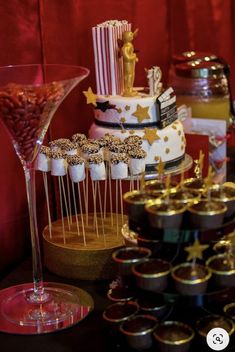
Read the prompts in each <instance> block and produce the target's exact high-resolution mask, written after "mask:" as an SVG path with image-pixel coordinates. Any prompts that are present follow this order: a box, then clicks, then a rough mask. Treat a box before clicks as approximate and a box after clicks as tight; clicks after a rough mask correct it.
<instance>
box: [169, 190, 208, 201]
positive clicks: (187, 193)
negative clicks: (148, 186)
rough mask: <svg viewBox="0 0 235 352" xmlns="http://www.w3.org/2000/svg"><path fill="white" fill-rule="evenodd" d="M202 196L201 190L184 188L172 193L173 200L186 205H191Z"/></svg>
mask: <svg viewBox="0 0 235 352" xmlns="http://www.w3.org/2000/svg"><path fill="white" fill-rule="evenodd" d="M200 197H201V194H200V192H198V191H194V190H190V189H183V188H181V189H178V190H176V191H173V192H171V193H170V200H171V201H174V202H176V203H180V204H185V205H190V204H194V203H196V202H198V201H199V199H200Z"/></svg>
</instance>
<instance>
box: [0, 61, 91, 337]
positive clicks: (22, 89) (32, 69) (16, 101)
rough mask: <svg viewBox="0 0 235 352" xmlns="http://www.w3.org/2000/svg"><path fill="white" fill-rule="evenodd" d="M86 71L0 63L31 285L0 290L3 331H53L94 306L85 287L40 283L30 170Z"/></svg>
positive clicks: (1, 98)
mask: <svg viewBox="0 0 235 352" xmlns="http://www.w3.org/2000/svg"><path fill="white" fill-rule="evenodd" d="M88 74H89V70H87V69H86V68H84V67H79V66H69V65H53V64H52V65H21V66H6V67H0V119H1V120H2V122H3V124H4V125H5V127H6V129H7V131H8V133H9V135H10V138H11V140H12V143H13V145H14V148H15V151H16V153H17V155H18V157H19V158H20V160H21V163H22V166H23V169H24V174H25V182H26V192H27V200H28V208H29V217H30V231H31V244H32V263H33V283H32V284H21V285H18V286H14V287H8V288H6V289H3V290H1V291H0V331H2V332H8V333H14V334H15V333H16V334H17V333H18V334H40V333H45V332H52V331H55V330H59V329H63V328H66V327H68V326H71V325H74V324H75V323H77V322H78V321H80V320H81V319H83V318H84V317H85V316H86V315H87V314H88V313H89V312H90V311H91V310H92V308H93V300H92V299H91V297H90V296H89V295H88V294H87V293H86V292H84V291H82V290H80V289H78V288H75V287H73V286H69V285H63V284H59V283H48V282H47V283H44V282H43V276H42V264H41V253H40V244H39V236H38V228H37V217H36V197H35V170H34V161H35V159H36V156H37V154H38V152H39V150H40V147H41V145H42V142H43V139H44V136H45V134H46V131H47V129H48V126H49V124H50V121H51V119H52V117H53V115H54V113H55V111H56V110H57V108H58V107H59V105H60V104H61V102H62V101H63V100H64V99H65V97H66V96H67V95H68V94H69V93H70V91H71V90H72V89H73V88H74V87H75V86H76V85H77V84H78V83H79V82H80V81H81V80H82V79H84V78H85V77H86V76H87V75H88ZM83 297H84V299H83Z"/></svg>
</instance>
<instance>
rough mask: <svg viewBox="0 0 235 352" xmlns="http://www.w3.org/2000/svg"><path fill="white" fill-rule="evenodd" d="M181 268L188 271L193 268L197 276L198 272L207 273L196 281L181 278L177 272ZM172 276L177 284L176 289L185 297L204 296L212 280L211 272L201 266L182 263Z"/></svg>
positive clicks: (176, 267)
mask: <svg viewBox="0 0 235 352" xmlns="http://www.w3.org/2000/svg"><path fill="white" fill-rule="evenodd" d="M181 268H186V270H187V268H191V270H192V272H193V271H195V275H196V274H197V272H196V270H197V269H201V270H203V271H204V272H205V276H204V277H198V278H197V279H194V280H192V279H190V278H185V277H180V276H179V275H177V271H178V270H179V269H181ZM171 276H172V278H173V280H174V282H175V288H176V290H177V291H178V292H179V293H180V294H182V295H185V296H196V295H202V294H204V293H205V292H206V290H207V284H208V281H209V279H210V278H211V271H210V270H209V269H208V268H207V267H204V266H203V265H200V264H192V263H182V264H179V265H177V266H175V267H173V269H172V271H171Z"/></svg>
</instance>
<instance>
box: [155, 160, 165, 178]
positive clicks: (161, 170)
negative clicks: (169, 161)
mask: <svg viewBox="0 0 235 352" xmlns="http://www.w3.org/2000/svg"><path fill="white" fill-rule="evenodd" d="M164 169H165V163H164V162H163V161H162V158H160V161H159V163H158V164H157V166H156V171H157V173H158V175H159V176H161V175H163V174H164Z"/></svg>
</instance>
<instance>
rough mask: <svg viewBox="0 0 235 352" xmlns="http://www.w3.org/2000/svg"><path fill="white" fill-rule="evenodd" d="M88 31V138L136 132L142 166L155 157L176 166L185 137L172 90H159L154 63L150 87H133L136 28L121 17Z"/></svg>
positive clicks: (150, 71) (125, 136) (122, 137)
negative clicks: (91, 79) (92, 77)
mask: <svg viewBox="0 0 235 352" xmlns="http://www.w3.org/2000/svg"><path fill="white" fill-rule="evenodd" d="M92 31H93V47H94V57H95V70H96V86H97V94H94V93H93V92H92V89H91V88H89V89H88V90H87V91H86V92H84V94H85V95H86V97H87V103H92V104H93V105H94V117H95V121H94V123H93V124H92V126H91V128H90V132H89V134H90V137H91V138H100V137H103V136H104V135H105V134H111V135H114V136H117V137H119V138H120V139H122V140H123V139H125V138H127V137H128V136H130V135H138V136H140V137H141V138H142V140H143V143H142V148H143V149H144V150H145V151H146V152H147V157H146V167H147V169H148V168H151V167H153V166H154V164H157V163H158V162H159V161H160V160H162V161H163V162H165V163H166V167H167V166H174V165H177V164H179V163H180V162H181V161H182V159H183V158H184V155H185V137H184V132H183V127H182V124H181V122H180V121H179V120H178V118H177V110H176V97H175V94H174V91H173V89H172V88H169V89H167V90H165V91H164V90H163V89H162V83H161V82H160V80H161V70H160V69H159V67H156V66H154V67H152V68H150V69H149V70H146V73H147V79H148V85H149V89H144V88H143V89H137V88H134V87H133V84H134V76H135V63H136V62H137V61H138V58H137V56H136V53H135V51H134V47H133V44H132V41H133V39H134V37H135V36H136V33H137V31H135V32H132V31H131V25H130V24H128V23H127V22H126V21H107V22H104V23H102V24H99V25H98V26H96V27H94V28H93V29H92ZM110 43H111V44H112V45H111V44H110Z"/></svg>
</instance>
